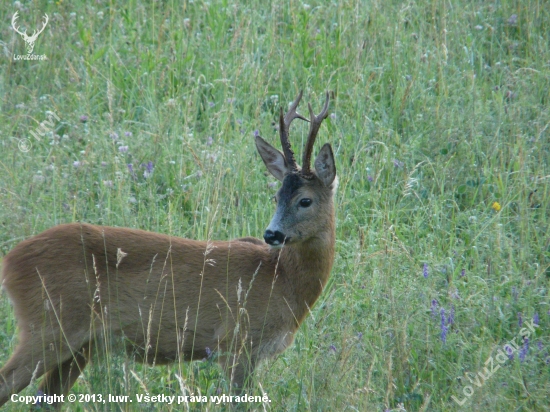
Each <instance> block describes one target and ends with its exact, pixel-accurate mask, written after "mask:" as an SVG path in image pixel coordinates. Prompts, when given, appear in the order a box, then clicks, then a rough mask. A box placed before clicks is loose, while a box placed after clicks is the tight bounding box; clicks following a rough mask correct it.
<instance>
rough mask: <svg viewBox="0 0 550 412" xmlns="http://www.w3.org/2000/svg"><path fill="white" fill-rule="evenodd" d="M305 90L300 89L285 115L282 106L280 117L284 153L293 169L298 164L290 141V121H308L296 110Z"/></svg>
mask: <svg viewBox="0 0 550 412" xmlns="http://www.w3.org/2000/svg"><path fill="white" fill-rule="evenodd" d="M302 94H303V90H300V93H299V94H298V97H296V99H295V100H294V101H293V102H292V104H291V105H290V109H289V110H288V112H287V113H286V114H285V115H284V116H283V108H282V107H281V114H280V117H279V133H280V136H281V146H282V147H283V153H284V155H285V159H286V161H287V163H288V165H289V166H290V168H291V169H292V170H293V171H297V170H298V165H297V164H296V159H295V158H294V152H293V151H292V147H291V145H290V141H289V140H288V131H289V128H290V123H292V121H293V120H294V119H302V120H305V121H306V122H307V121H309V120H307V119H306V118H305V117H304V116H302V115H301V114H299V113H298V112H296V108H297V107H298V105H299V104H300V100H301V99H302Z"/></svg>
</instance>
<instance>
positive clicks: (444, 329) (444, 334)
mask: <svg viewBox="0 0 550 412" xmlns="http://www.w3.org/2000/svg"><path fill="white" fill-rule="evenodd" d="M441 341H442V342H443V343H447V325H446V322H445V309H443V308H441Z"/></svg>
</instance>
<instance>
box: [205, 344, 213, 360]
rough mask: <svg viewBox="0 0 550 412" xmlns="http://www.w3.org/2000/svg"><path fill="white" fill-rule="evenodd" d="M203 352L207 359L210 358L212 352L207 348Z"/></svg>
mask: <svg viewBox="0 0 550 412" xmlns="http://www.w3.org/2000/svg"><path fill="white" fill-rule="evenodd" d="M204 351H205V352H206V356H207V357H208V358H209V357H210V356H212V350H211V349H210V348H209V347H208V346H207V347H206V348H204Z"/></svg>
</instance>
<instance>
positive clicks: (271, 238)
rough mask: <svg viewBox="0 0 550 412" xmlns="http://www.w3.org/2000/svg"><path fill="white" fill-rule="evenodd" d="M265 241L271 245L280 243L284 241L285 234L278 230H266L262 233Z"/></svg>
mask: <svg viewBox="0 0 550 412" xmlns="http://www.w3.org/2000/svg"><path fill="white" fill-rule="evenodd" d="M264 240H265V243H267V244H268V245H272V246H278V245H282V244H283V242H284V241H285V235H284V234H283V233H281V232H279V231H278V230H276V231H275V232H274V231H273V230H269V229H268V230H266V231H265V233H264Z"/></svg>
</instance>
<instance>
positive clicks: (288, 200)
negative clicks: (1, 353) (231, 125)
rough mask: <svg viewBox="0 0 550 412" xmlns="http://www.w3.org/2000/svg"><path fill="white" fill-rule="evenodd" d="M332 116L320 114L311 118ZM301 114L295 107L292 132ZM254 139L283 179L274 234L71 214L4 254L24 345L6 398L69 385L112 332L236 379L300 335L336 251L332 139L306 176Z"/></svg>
mask: <svg viewBox="0 0 550 412" xmlns="http://www.w3.org/2000/svg"><path fill="white" fill-rule="evenodd" d="M300 97H301V94H300V96H298V99H297V100H296V101H295V102H294V104H295V105H296V106H297V103H298V102H299V100H300ZM327 103H328V96H327ZM326 109H327V104H325V109H324V111H323V112H324V113H322V115H323V116H324V117H326V113H325V112H326ZM294 110H295V108H294ZM291 111H292V110H291ZM289 113H290V112H289ZM291 114H292V113H291ZM297 116H299V115H297ZM323 116H319V117H317V118H315V116H313V115H312V127H313V123H315V122H317V123H319V124H320V121H322V119H323V118H324V117H323ZM281 117H282V115H281ZM319 119H320V121H319ZM291 121H292V119H290V121H288V114H287V121H286V122H284V123H282V124H283V125H285V129H287V131H288V125H289V124H290V122H291ZM283 132H284V131H282V132H281V133H282V135H281V140H283ZM315 134H316V132H315V133H313V137H311V135H312V134H311V132H310V138H313V139H314V138H315ZM256 144H257V146H258V150H259V152H260V154H261V156H262V159H263V160H264V162H265V163H266V165H267V166H268V169H269V170H270V171H271V172H272V173H273V174H274V175H275V176H276V177H278V178H279V179H280V180H282V181H283V185H282V187H281V189H280V191H279V192H278V194H277V198H278V206H277V212H276V213H275V216H274V218H273V220H272V222H271V223H270V225H269V227H268V230H266V233H265V234H264V239H265V242H262V241H261V240H259V239H253V238H244V239H237V240H234V241H231V242H221V241H220V242H217V241H215V242H202V241H194V240H188V239H181V238H177V237H171V236H167V235H163V234H157V233H151V232H146V231H142V230H135V229H126V228H113V227H101V226H93V225H88V224H80V223H73V224H66V225H59V226H56V227H53V228H51V229H49V230H46V231H45V232H42V233H41V234H39V235H36V236H34V237H32V238H30V239H28V240H26V241H24V242H22V243H20V244H19V245H17V246H16V247H15V248H14V249H13V250H12V251H11V252H10V253H9V254H8V255H7V256H6V257H5V258H4V262H3V276H2V285H3V287H4V289H5V290H6V291H7V293H8V296H9V298H10V299H11V301H12V303H13V306H14V311H15V316H16V319H17V321H18V327H19V344H18V346H17V348H16V350H15V352H14V354H13V355H12V357H11V358H10V359H9V360H8V362H7V363H6V365H4V367H3V368H2V369H1V370H0V406H1V405H2V404H3V403H5V402H6V401H7V400H8V399H9V397H10V395H11V394H12V393H17V392H19V391H21V390H22V389H23V388H25V387H26V386H27V385H28V384H29V383H30V381H31V379H33V378H37V377H39V376H41V375H43V374H46V376H45V378H44V380H43V381H42V383H41V390H42V391H43V392H44V393H46V394H48V395H53V394H63V393H67V392H68V390H69V389H70V387H71V386H72V385H73V384H74V382H75V381H76V379H77V378H78V376H79V374H80V373H81V371H82V370H83V368H84V367H85V366H86V363H87V361H88V359H89V357H90V347H91V345H92V344H93V343H94V341H98V340H103V339H104V338H105V337H106V336H107V335H108V336H109V337H111V338H112V337H115V338H116V337H118V336H120V337H124V338H125V342H126V346H127V349H128V351H129V353H130V354H133V355H135V356H136V358H137V359H138V360H141V361H143V362H147V363H150V364H163V363H170V362H174V361H178V360H180V359H182V360H193V359H203V358H205V357H207V356H209V355H210V353H211V352H217V353H218V354H219V358H218V359H219V361H220V363H222V365H223V366H224V367H225V368H226V370H227V372H228V375H229V378H230V380H231V382H232V383H233V384H234V386H236V387H238V388H243V385H245V382H246V380H247V378H248V376H249V374H250V373H251V372H253V370H254V367H255V365H256V364H257V362H258V361H260V360H262V359H264V358H267V357H270V356H273V355H275V354H277V353H280V352H282V351H284V350H285V349H286V348H287V347H288V346H289V345H290V344H291V343H292V341H293V339H294V335H295V333H296V331H297V329H298V328H299V326H300V324H301V323H302V321H303V320H304V319H305V317H306V316H307V314H308V312H309V310H310V308H311V307H312V306H313V305H314V303H315V301H316V300H317V298H318V297H319V295H320V294H321V292H322V290H323V287H324V286H325V284H326V282H327V280H328V277H329V274H330V271H331V268H332V263H333V260H334V243H335V226H334V209H333V202H332V198H333V192H334V190H335V185H336V182H335V178H336V175H335V168H334V163H333V157H332V151H331V150H330V146H328V145H325V147H323V149H322V150H321V153H320V155H319V157H318V158H317V160H316V162H315V163H316V173H315V174H313V173H311V174H310V175H306V174H304V175H301V174H300V170H295V169H293V168H292V162H291V160H293V159H290V160H289V159H288V156H287V157H285V156H284V155H283V154H281V153H280V152H279V151H277V150H276V149H274V148H273V147H272V146H271V145H269V144H268V143H267V142H265V141H264V140H263V139H261V138H257V141H256ZM283 144H284V143H283ZM323 156H325V157H323ZM318 161H319V162H321V163H319V164H318ZM322 166H326V168H328V169H329V172H328V173H329V175H328V176H325V175H324V173H325V172H326V170H325V171H323V170H322ZM304 199H305V200H307V201H304ZM306 203H308V205H307V206H304V205H305V204H306ZM314 219H315V220H314Z"/></svg>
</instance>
